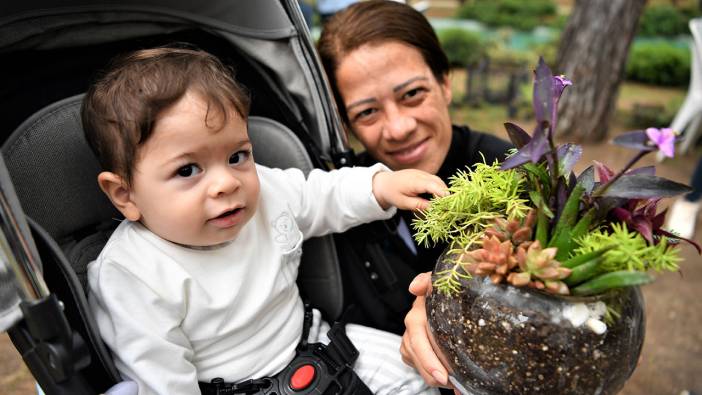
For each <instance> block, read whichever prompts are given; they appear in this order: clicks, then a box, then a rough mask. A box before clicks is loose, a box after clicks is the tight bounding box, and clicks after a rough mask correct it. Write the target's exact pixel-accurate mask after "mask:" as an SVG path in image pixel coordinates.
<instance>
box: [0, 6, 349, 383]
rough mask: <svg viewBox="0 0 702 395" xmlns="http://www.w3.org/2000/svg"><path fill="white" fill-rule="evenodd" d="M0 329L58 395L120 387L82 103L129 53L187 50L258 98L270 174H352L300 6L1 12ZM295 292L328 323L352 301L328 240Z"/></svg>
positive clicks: (110, 218) (110, 217) (109, 215)
mask: <svg viewBox="0 0 702 395" xmlns="http://www.w3.org/2000/svg"><path fill="white" fill-rule="evenodd" d="M0 15H1V16H0V71H1V72H2V75H3V76H4V78H3V83H2V84H0V102H2V103H3V106H4V109H3V120H4V122H3V124H2V125H1V126H0V133H1V134H2V154H3V155H2V157H1V158H0V206H1V207H0V215H1V216H0V229H1V232H0V246H1V248H0V330H2V331H7V332H8V334H9V336H10V338H11V340H12V342H13V344H14V346H15V347H16V348H17V350H18V351H19V353H20V354H21V355H22V357H23V359H24V361H25V363H26V364H27V366H28V368H29V370H30V371H31V373H32V375H33V376H34V378H35V380H36V381H37V382H38V384H39V386H40V387H41V388H42V389H43V391H44V392H45V393H46V394H48V395H54V394H71V395H84V394H85V395H88V394H90V395H92V394H98V393H103V392H105V391H106V390H107V389H108V388H110V387H112V386H113V385H115V384H116V383H118V382H119V380H120V378H119V375H118V373H117V370H116V369H115V367H114V364H113V362H112V359H111V356H110V354H109V352H108V351H107V349H106V347H105V346H104V344H103V343H102V341H101V340H100V337H99V335H98V333H97V331H96V326H95V323H94V321H93V319H92V317H91V316H90V314H89V312H88V310H87V301H86V296H85V292H84V289H85V288H84V286H85V280H86V266H87V264H88V263H89V262H90V261H91V260H93V259H94V258H95V257H96V256H97V254H98V253H99V251H100V250H101V249H102V246H103V245H104V243H105V241H106V240H107V238H108V237H109V235H110V233H111V231H112V230H113V229H114V227H115V226H116V224H117V221H115V220H114V219H115V218H119V217H120V215H119V213H118V212H117V211H116V210H115V209H114V208H113V207H112V206H111V204H110V203H109V201H108V200H107V198H106V197H105V196H104V195H103V194H102V193H101V191H100V190H99V188H98V186H97V183H96V175H97V173H98V172H99V165H98V163H97V160H96V159H95V158H94V157H93V155H92V153H91V152H90V150H89V148H88V147H87V143H86V142H85V141H84V138H83V133H82V127H81V123H80V104H81V100H82V94H83V92H85V90H86V88H87V86H88V85H89V83H90V82H91V80H92V79H93V78H94V75H95V73H96V71H98V70H100V69H102V68H103V67H105V66H106V64H107V62H108V61H109V59H111V58H113V57H114V56H115V55H117V54H119V53H123V52H126V51H130V50H134V49H139V48H146V47H153V46H158V45H165V44H170V43H175V42H178V43H189V44H192V45H194V46H197V47H198V48H201V49H203V50H206V51H208V52H210V53H213V54H215V55H216V56H218V57H219V58H220V59H222V60H223V62H224V63H226V64H229V65H232V66H233V67H234V69H235V70H236V76H237V79H238V80H239V81H241V82H242V83H243V84H244V85H245V86H247V87H248V88H249V89H250V91H251V92H252V105H251V116H250V119H249V134H250V137H251V139H252V140H253V145H254V154H255V157H256V159H257V162H259V163H262V164H265V165H268V166H272V167H281V168H287V167H297V168H300V169H302V170H303V171H305V172H308V171H310V170H311V169H312V168H314V167H318V168H328V167H329V166H330V165H331V164H333V165H334V166H335V167H340V166H344V165H348V164H350V161H351V159H352V153H351V151H350V150H348V148H347V146H348V145H347V141H346V140H345V136H344V134H343V133H341V130H342V129H341V123H340V120H339V116H338V114H337V112H336V110H335V108H334V104H333V99H332V95H331V93H330V89H329V88H328V83H327V82H326V79H325V77H324V74H323V72H322V68H321V66H320V62H319V61H318V59H317V57H316V54H315V51H314V47H313V43H312V40H311V38H310V34H309V31H308V30H307V27H306V25H305V22H304V20H303V16H302V14H301V13H300V10H299V6H298V4H297V0H235V1H232V0H206V1H196V2H193V1H185V0H139V1H135V0H120V1H114V0H97V1H81V0H64V1H61V2H55V1H48V0H24V1H19V2H3V4H2V5H0ZM304 251H305V252H304V254H303V257H302V264H301V267H300V275H299V279H298V284H299V287H300V290H301V292H302V293H303V296H304V297H305V298H306V299H308V300H309V301H310V302H311V304H312V305H313V306H314V307H316V308H317V309H319V310H320V311H321V312H322V314H323V316H324V317H325V318H326V319H330V320H333V319H335V318H338V317H339V316H340V314H341V312H342V307H343V300H342V296H343V291H342V287H341V278H340V274H339V268H338V262H337V256H336V250H335V247H334V242H333V239H332V238H331V237H330V236H327V237H322V238H317V239H311V240H308V241H306V244H305V247H304Z"/></svg>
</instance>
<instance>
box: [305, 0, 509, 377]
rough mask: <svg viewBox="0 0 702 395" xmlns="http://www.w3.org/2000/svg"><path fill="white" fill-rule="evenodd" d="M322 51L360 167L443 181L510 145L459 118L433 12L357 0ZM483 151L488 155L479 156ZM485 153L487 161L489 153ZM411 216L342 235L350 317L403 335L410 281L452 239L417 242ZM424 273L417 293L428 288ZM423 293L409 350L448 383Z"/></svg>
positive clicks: (410, 320) (424, 369)
mask: <svg viewBox="0 0 702 395" xmlns="http://www.w3.org/2000/svg"><path fill="white" fill-rule="evenodd" d="M318 51H319V54H320V57H321V59H322V63H323V65H324V68H325V70H326V73H327V76H328V77H329V80H330V82H331V86H332V90H333V92H334V95H335V97H336V100H337V103H338V105H339V108H340V112H341V115H342V118H343V120H344V122H345V124H346V126H347V128H348V129H349V130H350V131H351V132H352V133H353V134H354V135H355V136H356V138H357V139H358V140H359V141H360V142H361V143H362V144H363V145H364V147H365V149H366V152H365V153H363V154H362V155H360V157H359V158H358V162H357V163H358V164H361V165H370V164H372V163H375V162H378V161H379V162H383V163H384V164H386V165H387V166H388V167H390V168H392V169H404V168H417V169H422V170H425V171H427V172H430V173H432V174H437V175H438V176H439V177H441V178H442V179H443V180H444V181H445V182H447V181H448V178H449V177H450V176H452V175H453V174H455V173H456V172H457V171H458V170H462V169H465V168H466V166H470V165H472V164H474V163H476V162H478V161H483V160H485V161H486V162H488V163H492V162H493V161H494V160H496V159H497V160H501V159H503V158H504V153H505V152H506V150H507V149H508V148H509V145H508V144H507V143H506V142H505V141H502V140H500V139H498V138H496V137H493V136H491V135H487V134H483V133H478V132H474V131H471V130H470V128H468V127H467V126H455V125H452V123H451V119H450V116H449V104H450V102H451V87H450V82H449V79H448V73H449V63H448V59H447V58H446V54H445V53H444V52H443V50H442V49H441V46H440V44H439V41H438V39H437V37H436V34H435V33H434V31H433V29H432V27H431V25H430V24H429V23H428V21H427V20H426V18H425V17H424V16H423V15H422V14H421V13H419V12H417V11H416V10H414V9H413V8H412V7H410V6H407V5H405V4H402V3H398V2H394V1H376V0H371V1H364V2H359V3H356V4H354V5H352V6H350V7H349V8H347V9H345V10H344V11H342V12H340V13H338V14H336V15H335V16H334V17H332V18H331V19H330V20H329V21H328V22H327V23H326V25H325V26H324V29H323V31H322V33H321V36H320V39H319V42H318ZM481 154H482V156H481ZM483 157H484V159H483ZM412 219H413V214H412V213H410V212H401V213H398V215H396V216H395V218H393V219H391V220H388V221H378V222H375V223H372V224H369V225H366V226H361V227H358V228H355V229H352V230H350V231H348V232H347V233H345V234H344V235H342V236H340V237H338V238H337V241H338V243H337V246H338V247H339V250H340V257H341V259H342V260H343V261H344V264H343V265H342V267H343V269H342V270H344V271H345V272H344V281H345V287H344V288H345V289H346V290H352V293H348V294H347V295H346V298H347V300H349V301H350V302H351V303H352V304H354V305H355V306H356V307H357V308H356V309H352V310H351V311H350V313H349V314H348V316H347V318H348V319H349V320H350V321H352V322H358V323H363V324H366V325H369V326H374V327H377V328H381V329H384V330H389V331H394V332H396V333H402V331H404V330H405V327H404V325H403V318H404V317H405V315H406V314H407V313H408V311H410V308H411V307H412V301H413V296H412V295H411V294H409V293H408V292H407V289H408V287H409V285H410V282H411V281H412V279H414V278H415V276H417V275H418V274H419V273H423V272H427V271H430V270H431V269H432V268H433V267H434V264H435V262H436V259H437V257H438V256H439V254H440V253H441V252H442V251H443V250H444V248H445V247H446V245H444V244H439V245H436V246H433V247H429V246H423V245H417V244H416V243H415V242H414V240H413V239H412V237H411V230H410V226H411V222H412ZM428 283H429V280H428V277H427V276H426V275H424V276H421V277H418V278H417V279H416V281H415V282H414V284H413V286H412V291H413V292H415V293H417V294H422V295H423V291H424V290H425V288H426V287H427V286H428ZM423 306H424V298H423V297H419V298H417V301H416V302H415V308H414V309H413V310H412V312H411V313H410V315H408V316H407V322H406V326H407V332H406V333H405V335H404V339H403V341H404V343H403V349H402V352H403V357H404V358H405V361H406V362H408V363H409V364H413V365H415V367H417V368H418V369H419V371H420V372H421V373H422V375H423V376H424V377H425V379H426V380H427V381H428V382H429V383H430V384H435V385H436V384H442V385H445V384H446V370H445V369H444V368H443V366H441V364H440V363H439V361H438V360H437V359H436V356H435V355H434V354H433V352H432V351H431V348H430V347H429V343H428V340H427V336H426V329H425V328H426V326H425V325H426V315H425V313H424V310H423Z"/></svg>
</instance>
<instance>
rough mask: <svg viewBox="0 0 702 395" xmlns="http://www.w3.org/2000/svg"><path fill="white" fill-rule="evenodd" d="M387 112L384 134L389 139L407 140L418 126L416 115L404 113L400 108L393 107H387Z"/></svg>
mask: <svg viewBox="0 0 702 395" xmlns="http://www.w3.org/2000/svg"><path fill="white" fill-rule="evenodd" d="M385 114H386V118H385V125H384V129H385V130H384V133H383V134H384V137H385V138H386V139H388V140H399V141H401V140H405V139H407V137H408V136H409V135H410V134H412V132H413V131H414V129H415V128H416V126H417V121H416V120H415V119H414V117H412V116H410V115H409V114H405V113H403V112H402V111H401V110H400V109H399V108H396V107H394V108H393V107H391V108H389V109H387V111H386V113H385Z"/></svg>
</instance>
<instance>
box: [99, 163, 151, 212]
mask: <svg viewBox="0 0 702 395" xmlns="http://www.w3.org/2000/svg"><path fill="white" fill-rule="evenodd" d="M98 184H99V185H100V189H102V191H103V192H105V195H107V197H108V198H110V201H111V202H112V204H113V205H114V206H115V207H116V208H117V210H119V211H120V212H121V213H122V215H124V218H126V219H128V220H130V221H138V220H139V219H140V218H141V213H140V212H139V208H138V207H137V205H136V204H135V203H134V202H133V201H132V199H131V194H130V193H129V192H130V190H129V186H128V185H127V183H126V182H125V181H124V179H123V178H122V177H120V176H119V175H117V174H115V173H112V172H109V171H103V172H102V173H100V174H98Z"/></svg>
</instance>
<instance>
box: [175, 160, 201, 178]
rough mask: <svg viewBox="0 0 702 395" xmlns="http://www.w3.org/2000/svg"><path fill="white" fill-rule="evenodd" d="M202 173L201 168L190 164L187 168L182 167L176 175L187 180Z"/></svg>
mask: <svg viewBox="0 0 702 395" xmlns="http://www.w3.org/2000/svg"><path fill="white" fill-rule="evenodd" d="M201 171H202V170H200V168H199V167H198V166H197V165H196V164H194V163H190V164H187V165H185V166H181V167H180V168H178V170H177V171H176V174H177V175H178V176H179V177H184V178H187V177H192V176H194V175H196V174H198V173H200V172H201Z"/></svg>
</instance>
